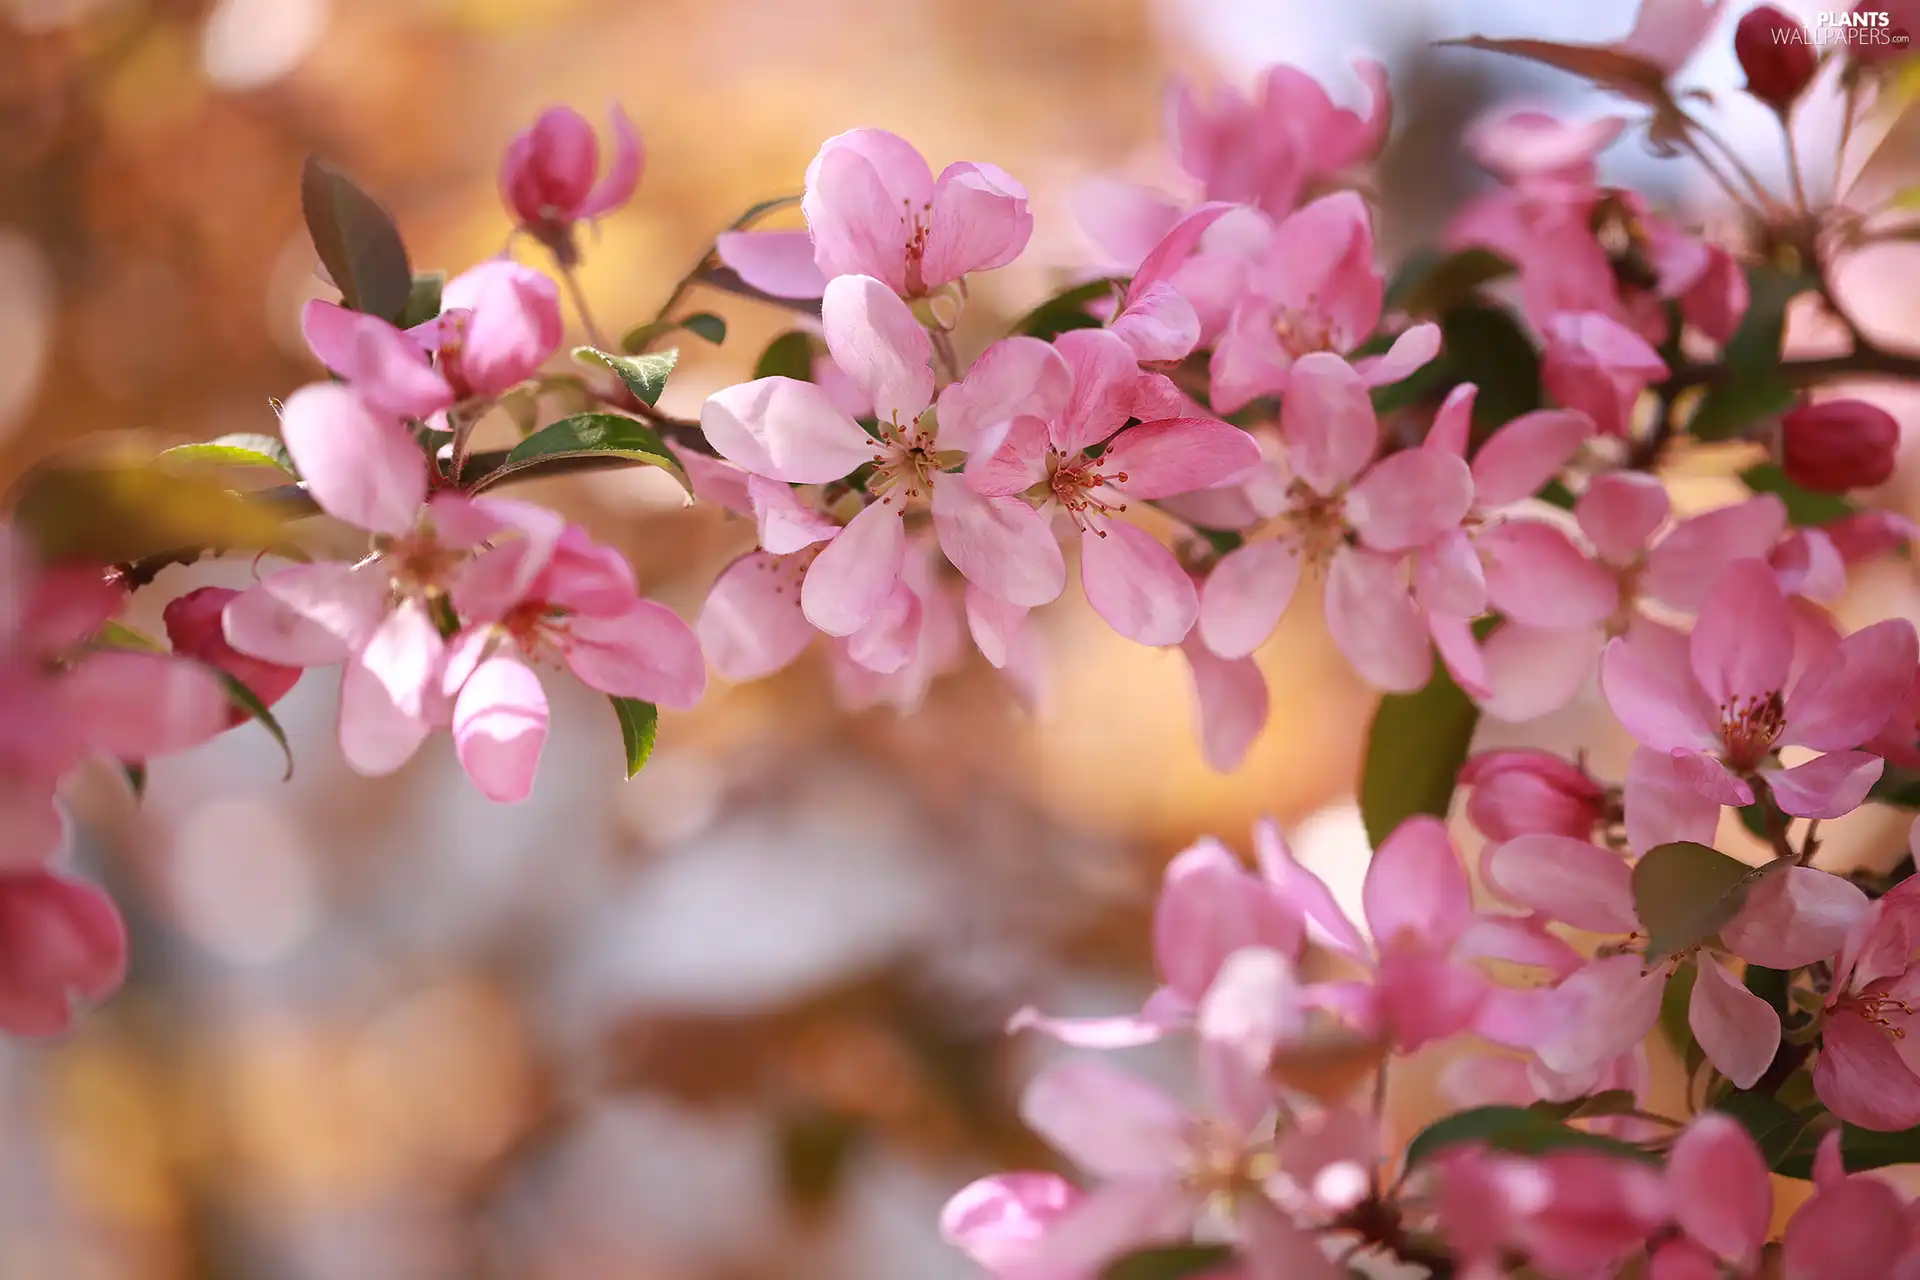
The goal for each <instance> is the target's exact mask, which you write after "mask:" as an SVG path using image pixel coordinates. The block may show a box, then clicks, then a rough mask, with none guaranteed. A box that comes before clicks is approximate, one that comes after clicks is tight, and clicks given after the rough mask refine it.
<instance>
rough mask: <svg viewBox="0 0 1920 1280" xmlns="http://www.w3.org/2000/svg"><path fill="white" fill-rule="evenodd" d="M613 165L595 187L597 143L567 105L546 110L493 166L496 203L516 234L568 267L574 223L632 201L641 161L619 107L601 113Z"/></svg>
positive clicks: (572, 251)
mask: <svg viewBox="0 0 1920 1280" xmlns="http://www.w3.org/2000/svg"><path fill="white" fill-rule="evenodd" d="M608 117H609V119H610V120H611V121H612V127H613V140H614V145H613V162H612V164H611V165H610V166H609V167H608V169H607V171H606V173H605V174H604V175H601V176H600V178H599V181H598V182H596V181H595V180H594V179H595V175H596V174H599V170H600V143H599V141H598V140H597V139H595V137H594V135H593V126H592V125H590V124H588V123H587V120H586V118H585V117H584V116H582V115H581V114H580V113H579V112H578V111H575V110H574V109H573V108H572V107H550V108H548V109H547V110H546V111H543V112H541V113H540V118H539V119H538V120H536V121H534V123H533V127H532V128H530V129H527V130H524V131H523V132H521V133H519V134H517V135H515V137H514V139H513V141H512V142H510V143H508V144H507V150H506V154H505V155H504V156H502V157H501V160H500V198H501V199H502V200H503V201H505V202H506V206H507V211H508V212H509V213H511V214H512V215H513V217H514V220H515V222H517V223H518V224H519V226H520V228H521V229H522V230H524V231H526V232H528V233H530V234H531V235H533V236H534V237H535V238H536V239H538V240H539V241H541V243H543V244H545V245H547V247H548V248H550V249H551V250H552V251H553V252H554V254H555V255H556V256H557V257H559V259H560V260H561V262H563V263H565V264H567V265H572V263H573V261H574V259H575V256H576V251H575V247H574V244H573V235H572V232H573V225H574V224H575V223H576V222H584V221H586V220H587V219H590V218H597V217H599V216H601V215H602V214H606V213H611V212H613V211H614V210H615V209H618V208H619V207H620V206H621V205H623V204H625V203H626V202H627V201H628V200H629V199H631V198H632V196H633V189H634V188H635V187H636V186H638V185H639V183H640V167H641V163H642V161H643V159H644V157H643V155H642V152H641V148H640V135H639V134H638V133H637V132H635V131H634V127H633V121H632V120H630V119H628V118H627V113H626V111H625V110H623V109H622V108H621V106H620V104H619V103H614V104H613V105H612V106H611V107H609V108H608Z"/></svg>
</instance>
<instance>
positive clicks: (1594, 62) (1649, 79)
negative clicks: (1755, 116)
mask: <svg viewBox="0 0 1920 1280" xmlns="http://www.w3.org/2000/svg"><path fill="white" fill-rule="evenodd" d="M1434 43H1436V44H1439V45H1442V46H1445V45H1459V46H1462V47H1464V48H1468V49H1483V50H1485V51H1486V52H1488V53H1504V54H1506V55H1507V56H1509V57H1513V58H1525V59H1526V60H1527V61H1528V62H1540V63H1544V64H1546V65H1547V66H1549V67H1553V68H1555V69H1557V70H1560V71H1569V72H1572V73H1573V74H1574V75H1576V76H1584V77H1586V78H1587V79H1589V80H1591V81H1593V82H1594V83H1595V84H1597V85H1600V86H1601V87H1602V88H1606V89H1612V90H1614V91H1615V92H1617V93H1622V94H1625V95H1627V96H1628V97H1631V98H1637V99H1639V100H1641V101H1649V100H1650V101H1654V102H1664V101H1666V100H1667V90H1666V73H1665V72H1663V71H1662V70H1661V69H1660V68H1659V67H1658V66H1657V65H1655V64H1654V63H1652V62H1649V61H1647V60H1646V59H1644V58H1637V57H1635V56H1634V55H1632V54H1630V53H1621V52H1620V51H1619V50H1617V49H1610V48H1608V47H1606V46H1605V45H1592V44H1559V43H1557V42H1555V41H1552V40H1494V39H1489V38H1487V37H1486V36H1462V37H1461V38H1459V39H1457V40H1437V41H1435V42H1434Z"/></svg>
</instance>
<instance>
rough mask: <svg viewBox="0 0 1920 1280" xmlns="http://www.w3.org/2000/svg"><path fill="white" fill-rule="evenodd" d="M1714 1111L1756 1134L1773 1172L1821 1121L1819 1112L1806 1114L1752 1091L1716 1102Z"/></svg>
mask: <svg viewBox="0 0 1920 1280" xmlns="http://www.w3.org/2000/svg"><path fill="white" fill-rule="evenodd" d="M1713 1109H1714V1110H1715V1111H1724V1112H1726V1113H1727V1114H1728V1115H1730V1116H1732V1117H1733V1118H1734V1119H1735V1120H1738V1121H1739V1122H1740V1124H1741V1126H1742V1127H1743V1128H1745V1129H1746V1131H1747V1132H1748V1133H1749V1134H1750V1135H1752V1137H1753V1141H1754V1145H1756V1146H1758V1147H1759V1148H1760V1154H1761V1155H1762V1156H1764V1157H1765V1158H1766V1161H1767V1167H1768V1168H1769V1169H1778V1168H1779V1167H1780V1166H1781V1165H1782V1164H1783V1163H1786V1162H1788V1161H1789V1160H1790V1159H1791V1157H1792V1156H1793V1154H1794V1152H1795V1150H1796V1149H1797V1148H1798V1147H1799V1146H1800V1145H1801V1143H1802V1140H1803V1139H1804V1138H1805V1137H1806V1136H1807V1133H1808V1131H1809V1130H1810V1129H1811V1128H1812V1127H1813V1126H1814V1124H1815V1123H1816V1121H1817V1120H1818V1119H1819V1113H1818V1112H1814V1113H1806V1114H1803V1113H1801V1112H1797V1111H1795V1110H1794V1109H1793V1108H1792V1107H1789V1106H1788V1105H1787V1104H1786V1103H1784V1102H1782V1101H1780V1099H1778V1098H1776V1097H1774V1096H1773V1095H1772V1094H1770V1093H1759V1092H1755V1091H1752V1090H1744V1091H1742V1092H1739V1093H1732V1094H1729V1095H1727V1096H1726V1097H1724V1098H1722V1099H1720V1100H1719V1101H1718V1102H1716V1103H1714V1104H1713Z"/></svg>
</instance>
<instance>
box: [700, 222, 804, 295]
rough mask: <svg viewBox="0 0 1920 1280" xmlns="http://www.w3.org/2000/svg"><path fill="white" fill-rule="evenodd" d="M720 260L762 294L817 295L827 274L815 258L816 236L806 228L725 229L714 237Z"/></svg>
mask: <svg viewBox="0 0 1920 1280" xmlns="http://www.w3.org/2000/svg"><path fill="white" fill-rule="evenodd" d="M714 248H715V250H717V251H718V252H719V254H720V261H721V262H722V263H723V264H724V265H726V266H728V267H730V268H732V269H733V272H734V274H735V275H738V276H739V277H740V278H741V279H742V280H744V281H746V282H747V283H748V284H750V285H752V286H753V287H754V288H756V289H758V290H759V291H760V292H762V293H767V294H772V295H773V296H774V297H776V298H796V299H805V298H817V297H819V296H820V295H821V294H823V293H825V292H826V289H827V277H826V276H825V275H823V274H822V273H821V271H820V268H819V267H818V266H816V265H814V261H813V237H812V236H810V235H808V234H807V233H806V232H804V231H723V232H721V233H720V235H719V236H718V237H716V238H715V240H714Z"/></svg>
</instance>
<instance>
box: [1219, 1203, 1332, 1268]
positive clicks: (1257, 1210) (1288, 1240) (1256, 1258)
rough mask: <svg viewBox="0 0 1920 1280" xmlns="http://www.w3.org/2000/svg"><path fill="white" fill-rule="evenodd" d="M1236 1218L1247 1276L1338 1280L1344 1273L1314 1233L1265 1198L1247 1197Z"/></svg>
mask: <svg viewBox="0 0 1920 1280" xmlns="http://www.w3.org/2000/svg"><path fill="white" fill-rule="evenodd" d="M1236 1221H1237V1222H1238V1225H1239V1227H1240V1235H1241V1241H1240V1249H1241V1253H1242V1254H1243V1255H1244V1256H1245V1262H1244V1264H1243V1267H1244V1271H1245V1274H1246V1277H1247V1280H1341V1277H1342V1276H1343V1275H1345V1274H1347V1273H1346V1272H1345V1271H1344V1270H1343V1269H1342V1268H1340V1267H1336V1266H1335V1265H1334V1264H1333V1260H1332V1259H1331V1258H1329V1257H1327V1255H1326V1253H1325V1252H1324V1251H1323V1250H1322V1249H1321V1247H1320V1236H1319V1234H1318V1233H1316V1232H1312V1231H1306V1230H1303V1229H1301V1228H1300V1227H1297V1226H1295V1225H1294V1224H1293V1223H1292V1222H1291V1221H1289V1220H1288V1219H1287V1218H1286V1217H1285V1216H1284V1215H1283V1214H1282V1213H1281V1212H1280V1211H1279V1210H1278V1209H1277V1208H1275V1207H1274V1205H1273V1203H1272V1202H1271V1201H1269V1200H1266V1199H1264V1198H1261V1197H1255V1198H1252V1199H1250V1200H1248V1201H1247V1203H1246V1205H1245V1207H1244V1208H1242V1209H1240V1210H1239V1212H1238V1213H1237V1214H1236Z"/></svg>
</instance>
